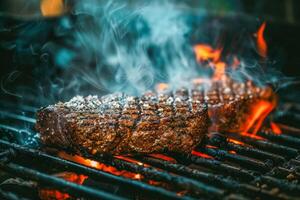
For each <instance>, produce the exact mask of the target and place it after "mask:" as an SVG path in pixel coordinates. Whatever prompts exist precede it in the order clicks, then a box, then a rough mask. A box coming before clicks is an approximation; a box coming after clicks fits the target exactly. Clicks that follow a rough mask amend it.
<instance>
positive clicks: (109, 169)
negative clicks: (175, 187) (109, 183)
mask: <svg viewBox="0 0 300 200" xmlns="http://www.w3.org/2000/svg"><path fill="white" fill-rule="evenodd" d="M58 156H59V157H61V158H64V159H66V160H70V161H73V162H77V163H80V164H83V165H85V166H88V167H92V168H95V169H98V170H101V171H104V172H108V173H111V174H114V175H116V176H123V177H126V178H131V179H136V180H140V179H143V176H142V175H140V174H136V173H132V172H129V171H126V170H118V169H117V168H115V167H112V166H109V165H106V164H103V163H101V162H98V161H94V160H90V159H86V158H83V157H81V156H78V155H70V154H67V153H65V152H63V151H61V152H59V153H58ZM120 157H121V156H120ZM122 158H125V157H122ZM126 159H128V160H131V159H130V158H127V157H126Z"/></svg>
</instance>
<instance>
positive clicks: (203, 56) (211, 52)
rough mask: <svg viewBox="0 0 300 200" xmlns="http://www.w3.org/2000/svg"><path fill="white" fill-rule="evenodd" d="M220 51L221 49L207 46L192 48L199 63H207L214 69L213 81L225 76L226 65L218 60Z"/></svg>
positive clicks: (199, 45)
mask: <svg viewBox="0 0 300 200" xmlns="http://www.w3.org/2000/svg"><path fill="white" fill-rule="evenodd" d="M222 50H223V49H222V48H217V49H213V48H212V47H211V46H210V45H207V44H197V45H195V46H194V52H195V55H196V60H197V61H198V62H200V63H201V62H205V61H208V63H209V66H210V67H211V68H213V69H214V76H213V79H214V80H221V79H222V78H223V77H224V76H225V67H226V63H225V62H222V61H221V60H220V58H221V53H222Z"/></svg>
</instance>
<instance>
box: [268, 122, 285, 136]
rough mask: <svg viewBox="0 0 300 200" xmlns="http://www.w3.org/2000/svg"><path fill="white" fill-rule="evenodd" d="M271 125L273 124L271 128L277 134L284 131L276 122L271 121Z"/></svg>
mask: <svg viewBox="0 0 300 200" xmlns="http://www.w3.org/2000/svg"><path fill="white" fill-rule="evenodd" d="M270 126H271V129H272V131H273V133H275V134H277V135H280V134H282V131H281V129H280V127H279V126H278V125H277V124H275V123H274V122H271V124H270Z"/></svg>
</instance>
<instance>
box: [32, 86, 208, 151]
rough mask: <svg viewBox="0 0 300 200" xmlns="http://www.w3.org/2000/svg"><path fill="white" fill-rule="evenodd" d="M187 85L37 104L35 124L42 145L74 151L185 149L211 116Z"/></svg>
mask: <svg viewBox="0 0 300 200" xmlns="http://www.w3.org/2000/svg"><path fill="white" fill-rule="evenodd" d="M186 91H187V90H185V91H184V92H182V91H177V92H174V94H171V95H167V94H157V93H151V92H149V93H147V94H144V95H142V96H141V97H133V96H127V95H124V94H113V95H108V96H103V97H101V98H99V97H97V96H88V97H85V98H84V97H81V96H77V97H74V98H73V99H71V100H70V101H69V102H66V103H57V104H55V105H50V106H48V107H45V108H42V109H40V110H39V111H38V113H37V124H36V129H37V131H39V132H40V134H41V141H42V143H44V144H46V145H47V146H53V147H58V148H63V149H66V148H67V149H69V150H72V151H73V152H75V153H79V154H82V153H83V152H88V153H91V154H95V153H109V154H114V155H118V154H131V153H142V154H144V153H154V152H163V151H173V152H184V153H189V152H191V151H192V149H193V148H194V147H195V146H197V145H198V144H199V143H200V142H201V140H202V138H203V136H204V135H205V134H206V133H207V131H208V127H209V124H210V122H209V117H208V112H207V106H206V105H205V104H203V103H201V102H200V101H199V100H198V99H194V98H192V96H191V95H190V94H189V93H187V92H186Z"/></svg>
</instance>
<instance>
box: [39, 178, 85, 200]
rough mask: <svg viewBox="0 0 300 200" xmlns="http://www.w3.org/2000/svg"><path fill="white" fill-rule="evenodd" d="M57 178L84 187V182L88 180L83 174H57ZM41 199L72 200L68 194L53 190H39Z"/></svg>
mask: <svg viewBox="0 0 300 200" xmlns="http://www.w3.org/2000/svg"><path fill="white" fill-rule="evenodd" d="M55 176H56V177H59V178H62V179H64V180H66V181H70V182H73V183H77V184H80V185H82V184H83V182H84V181H85V180H86V179H87V178H88V177H87V176H85V175H81V174H79V175H78V174H75V173H73V172H63V173H59V174H55ZM39 197H40V198H41V199H42V200H53V199H56V200H65V199H70V198H71V196H70V195H69V194H67V193H63V192H60V191H58V190H51V189H41V190H39Z"/></svg>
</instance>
